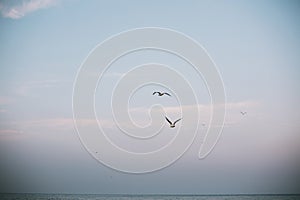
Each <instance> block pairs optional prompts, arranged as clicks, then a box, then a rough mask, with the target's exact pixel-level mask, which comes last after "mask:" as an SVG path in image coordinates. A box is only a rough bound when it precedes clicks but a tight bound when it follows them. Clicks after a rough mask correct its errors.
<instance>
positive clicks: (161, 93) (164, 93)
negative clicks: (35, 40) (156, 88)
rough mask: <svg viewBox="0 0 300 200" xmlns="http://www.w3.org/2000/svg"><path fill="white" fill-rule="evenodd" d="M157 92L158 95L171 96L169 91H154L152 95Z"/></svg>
mask: <svg viewBox="0 0 300 200" xmlns="http://www.w3.org/2000/svg"><path fill="white" fill-rule="evenodd" d="M155 94H158V96H163V95H168V96H171V95H170V94H169V93H167V92H153V94H152V95H155Z"/></svg>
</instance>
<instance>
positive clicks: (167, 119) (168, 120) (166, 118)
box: [165, 117, 172, 125]
mask: <svg viewBox="0 0 300 200" xmlns="http://www.w3.org/2000/svg"><path fill="white" fill-rule="evenodd" d="M165 118H166V120H167V121H168V122H169V124H170V125H172V122H171V121H170V120H169V119H168V118H167V117H165Z"/></svg>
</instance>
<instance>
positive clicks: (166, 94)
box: [163, 92, 171, 96]
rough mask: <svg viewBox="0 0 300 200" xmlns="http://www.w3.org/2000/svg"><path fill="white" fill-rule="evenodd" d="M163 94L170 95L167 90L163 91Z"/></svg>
mask: <svg viewBox="0 0 300 200" xmlns="http://www.w3.org/2000/svg"><path fill="white" fill-rule="evenodd" d="M163 94H165V95H168V96H171V95H170V94H169V93H167V92H164V93H163Z"/></svg>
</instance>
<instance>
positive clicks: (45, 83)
mask: <svg viewBox="0 0 300 200" xmlns="http://www.w3.org/2000/svg"><path fill="white" fill-rule="evenodd" d="M64 82H66V81H61V80H42V81H29V82H25V83H24V84H23V85H21V86H19V87H18V88H17V89H16V93H17V94H18V95H21V96H27V95H28V94H29V93H30V91H32V90H34V89H39V88H53V87H59V86H61V84H62V83H64Z"/></svg>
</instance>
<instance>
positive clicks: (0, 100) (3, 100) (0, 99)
mask: <svg viewBox="0 0 300 200" xmlns="http://www.w3.org/2000/svg"><path fill="white" fill-rule="evenodd" d="M12 102H14V99H13V98H11V97H7V96H0V106H1V105H7V104H11V103H12ZM2 111H3V110H2ZM0 112H1V111H0Z"/></svg>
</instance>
